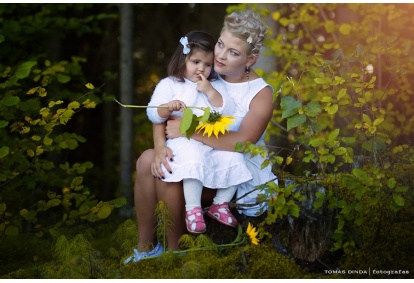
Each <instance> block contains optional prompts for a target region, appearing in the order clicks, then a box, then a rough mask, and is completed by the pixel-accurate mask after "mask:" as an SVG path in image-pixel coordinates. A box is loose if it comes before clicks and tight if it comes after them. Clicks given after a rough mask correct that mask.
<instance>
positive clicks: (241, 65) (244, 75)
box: [125, 10, 275, 263]
mask: <svg viewBox="0 0 414 283" xmlns="http://www.w3.org/2000/svg"><path fill="white" fill-rule="evenodd" d="M266 31H267V27H266V26H265V25H264V24H263V22H262V21H261V19H260V17H259V16H258V15H257V14H255V13H253V12H252V11H250V10H247V11H241V12H234V13H232V14H230V15H227V16H226V17H225V19H224V25H223V28H222V31H221V34H220V38H219V39H218V41H217V44H216V46H215V52H214V55H215V61H214V69H215V71H216V72H217V73H218V74H219V75H220V77H219V80H220V81H222V86H223V88H224V89H225V90H226V91H227V93H228V94H229V95H230V96H232V97H233V99H234V100H235V108H236V110H235V115H234V116H235V117H236V119H235V123H234V125H233V127H232V128H230V130H231V132H229V133H226V134H224V135H221V136H220V137H219V138H218V139H216V138H215V137H212V138H207V137H206V136H203V135H202V134H201V133H200V134H198V133H195V134H193V135H192V138H193V139H195V140H197V141H200V142H202V143H204V144H206V145H209V146H211V147H213V148H215V149H217V150H226V151H235V148H236V144H237V143H238V142H241V143H243V144H245V143H246V142H250V143H252V144H263V143H264V141H263V138H264V135H265V130H266V126H267V124H268V123H269V121H270V118H271V116H272V111H273V106H274V105H273V96H272V92H273V89H272V87H271V86H270V85H268V84H267V83H266V82H265V81H264V80H263V79H262V78H261V77H259V75H258V74H257V73H256V72H255V71H253V70H252V69H251V67H252V66H253V65H254V64H255V63H256V62H257V60H258V58H259V52H260V50H261V48H262V46H263V41H264V37H265V33H266ZM218 91H219V92H220V90H219V89H218ZM179 123H180V121H179V120H174V119H173V120H169V122H168V124H167V126H166V128H165V132H166V133H165V134H166V135H165V137H166V138H168V139H171V138H176V137H180V136H182V135H181V134H180V132H179ZM156 136H159V134H157V133H154V149H149V150H147V151H145V152H144V153H143V154H142V155H141V156H140V158H139V159H138V161H137V164H136V170H137V175H136V180H135V188H134V190H135V196H134V201H135V207H136V217H137V223H138V249H134V252H133V255H132V256H131V257H129V258H128V259H127V260H126V261H125V263H128V262H130V261H132V262H137V261H139V260H141V259H142V258H144V257H147V256H155V255H160V254H161V253H162V252H163V250H164V247H163V246H162V245H161V244H160V243H157V240H156V235H155V217H154V211H155V207H156V205H157V203H158V202H159V201H163V202H165V203H166V204H167V205H168V207H169V209H170V211H171V214H172V218H173V221H174V227H173V228H172V229H169V232H168V234H167V241H168V248H169V249H173V250H174V249H177V248H178V240H179V238H180V237H181V235H182V234H184V233H185V231H186V226H185V222H184V221H183V215H185V209H184V208H185V204H184V196H183V188H182V183H166V182H162V181H161V179H162V178H163V177H164V173H163V171H162V169H161V166H160V165H161V164H163V165H164V166H165V168H166V169H167V171H171V167H170V166H169V163H168V162H173V153H172V151H171V150H170V149H169V148H167V147H166V145H165V141H166V139H165V138H164V137H163V138H162V139H160V138H157V139H155V137H156ZM245 160H246V164H247V166H248V167H249V169H250V171H251V174H252V176H253V180H252V181H249V182H246V183H244V184H242V185H240V186H238V188H237V197H240V196H243V195H245V194H246V193H248V192H250V191H252V190H253V189H254V187H255V186H257V185H261V184H263V183H266V182H268V181H270V180H272V179H274V178H275V176H274V175H273V173H272V172H271V168H270V166H268V167H267V168H264V169H263V170H262V169H261V167H260V165H261V162H262V160H263V159H262V158H261V156H255V157H253V158H251V157H250V155H245ZM209 193H210V191H208V190H207V189H205V190H204V191H203V194H204V195H205V198H204V199H209V200H211V199H212V197H211V194H210V195H209ZM258 193H259V192H258V191H255V192H254V193H253V194H248V195H247V196H246V197H243V198H242V199H241V200H239V201H238V202H239V203H254V202H255V197H256V196H257V194H258ZM210 203H211V201H210ZM263 206H264V204H263V205H256V206H252V207H249V208H248V209H245V210H241V211H240V212H242V213H244V214H246V215H248V216H256V215H257V213H258V212H260V211H261V210H260V209H262V208H263Z"/></svg>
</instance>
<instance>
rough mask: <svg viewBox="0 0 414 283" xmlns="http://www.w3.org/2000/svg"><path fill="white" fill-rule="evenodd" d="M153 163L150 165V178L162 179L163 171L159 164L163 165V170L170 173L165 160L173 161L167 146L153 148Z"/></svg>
mask: <svg viewBox="0 0 414 283" xmlns="http://www.w3.org/2000/svg"><path fill="white" fill-rule="evenodd" d="M154 152H155V154H154V161H152V163H151V173H152V176H154V177H156V178H161V179H162V178H164V177H165V176H164V171H162V169H161V164H163V165H164V167H165V169H166V170H167V171H168V172H171V173H172V171H171V167H170V164H169V163H168V161H167V160H169V161H173V153H172V150H171V149H170V148H169V147H167V146H159V147H156V148H154Z"/></svg>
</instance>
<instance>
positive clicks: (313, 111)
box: [305, 101, 321, 117]
mask: <svg viewBox="0 0 414 283" xmlns="http://www.w3.org/2000/svg"><path fill="white" fill-rule="evenodd" d="M320 112H321V105H320V104H319V102H316V101H311V102H309V103H308V105H306V107H305V113H306V115H308V116H309V117H316V116H317V115H318V114H319V113H320Z"/></svg>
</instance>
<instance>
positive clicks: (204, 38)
mask: <svg viewBox="0 0 414 283" xmlns="http://www.w3.org/2000/svg"><path fill="white" fill-rule="evenodd" d="M185 36H186V37H187V39H188V47H189V48H190V53H188V54H187V55H186V54H184V53H183V48H184V47H183V45H182V44H181V43H179V44H178V46H177V48H176V49H175V51H174V54H173V55H172V57H171V60H170V62H169V63H168V76H173V77H175V78H177V79H178V81H180V82H184V68H185V59H186V57H187V56H191V54H192V53H193V51H194V50H195V49H199V50H202V51H205V52H214V46H215V45H216V41H215V40H214V39H213V37H212V36H211V35H210V34H209V33H207V32H204V31H191V32H189V33H187V34H186V35H185ZM214 79H217V75H216V73H215V72H214V69H213V70H212V72H211V74H210V76H209V77H208V80H214Z"/></svg>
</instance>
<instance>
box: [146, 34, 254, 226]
mask: <svg viewBox="0 0 414 283" xmlns="http://www.w3.org/2000/svg"><path fill="white" fill-rule="evenodd" d="M214 46H215V41H214V39H213V38H212V37H211V36H210V35H209V34H207V33H205V32H201V31H193V32H190V33H188V34H187V35H186V36H185V37H183V38H181V40H180V44H179V45H178V47H177V49H176V51H175V53H174V54H173V56H172V59H171V61H170V63H169V66H168V77H167V78H165V79H163V80H161V81H160V82H159V83H158V85H157V86H156V88H155V91H154V93H153V95H152V98H151V101H150V102H149V105H150V106H167V108H147V114H148V117H149V119H150V120H151V122H153V123H154V135H162V136H165V125H164V122H165V121H166V120H167V119H168V118H169V117H170V116H171V115H174V116H181V115H182V110H183V109H184V108H185V107H186V106H197V107H210V108H211V109H212V110H215V111H217V112H219V113H222V114H223V115H227V116H229V115H232V114H233V112H234V109H233V106H234V103H233V100H232V99H231V98H230V97H229V96H227V95H226V93H225V91H224V90H223V89H222V90H221V94H220V93H219V92H218V91H217V90H216V89H215V88H213V85H214V79H215V78H216V75H215V73H214V72H213V64H214ZM209 80H212V82H211V83H210V81H209ZM222 88H223V87H222ZM192 110H193V112H194V114H196V115H197V116H201V115H202V114H203V111H201V110H199V109H194V108H193V109H192ZM219 139H220V137H219ZM154 140H159V138H157V137H154ZM166 145H167V146H168V147H169V148H170V149H171V150H172V154H173V156H174V157H173V160H170V168H168V170H167V169H166V168H165V167H163V171H164V177H163V179H162V181H164V182H180V181H183V189H184V198H185V202H186V204H185V208H186V216H185V222H186V226H187V230H188V231H189V232H191V233H203V232H205V230H206V225H205V222H204V218H203V210H202V208H201V193H202V189H203V186H205V187H208V188H212V189H218V190H217V194H216V197H215V199H214V202H213V205H211V206H210V209H209V210H208V211H207V215H209V216H210V217H212V218H214V219H216V220H217V221H219V222H220V223H223V224H225V225H228V226H232V227H235V226H237V224H238V223H237V220H236V218H235V217H234V216H233V215H232V214H231V212H230V210H229V208H228V204H227V203H228V202H229V201H231V199H232V198H233V196H234V193H235V192H236V185H239V184H241V183H244V182H246V181H249V180H250V179H251V178H252V176H251V174H250V171H249V169H248V168H247V166H246V165H245V161H244V157H243V154H241V153H238V152H229V151H227V152H220V154H211V152H212V151H213V148H211V147H210V146H207V145H205V144H203V143H201V142H199V141H196V140H194V139H187V138H186V137H180V138H177V139H171V140H170V139H168V140H167V141H166ZM169 169H171V170H169Z"/></svg>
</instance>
